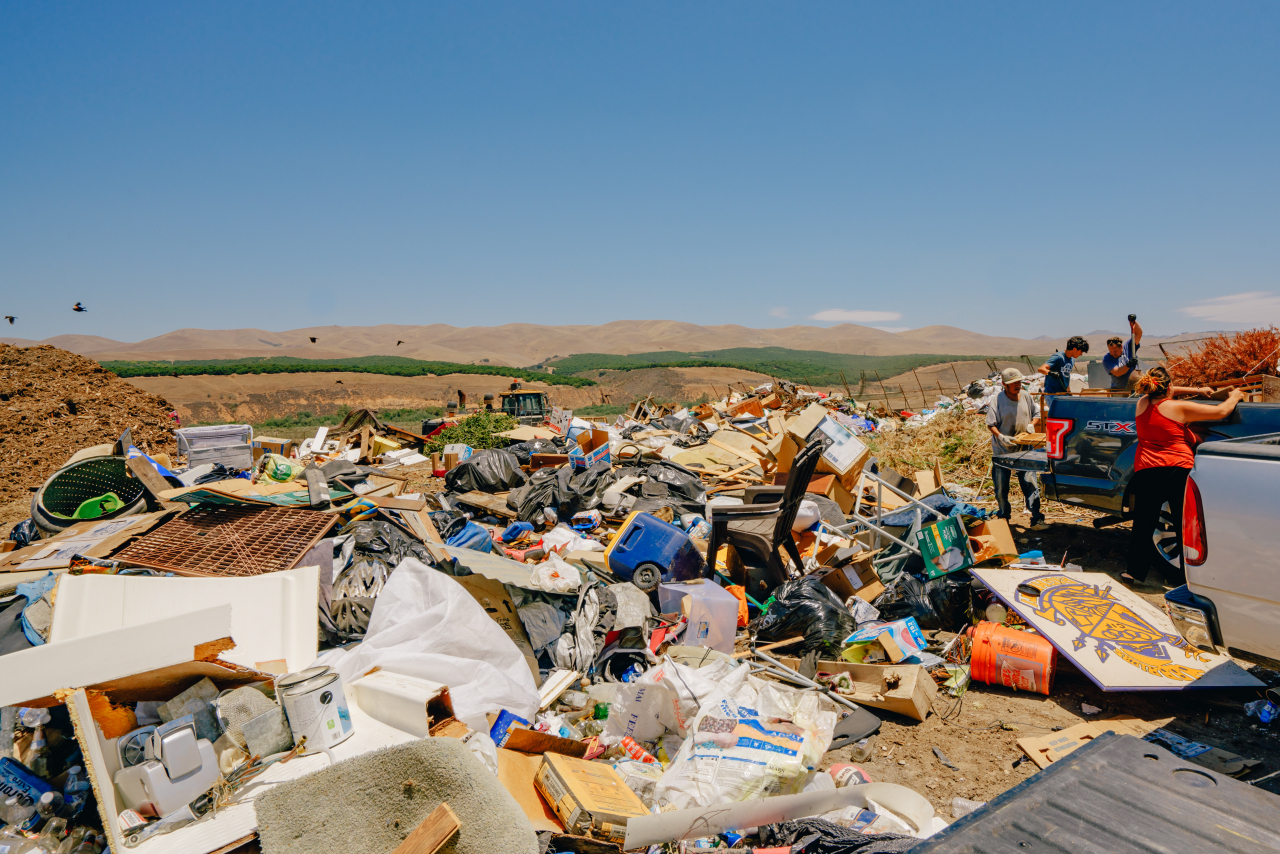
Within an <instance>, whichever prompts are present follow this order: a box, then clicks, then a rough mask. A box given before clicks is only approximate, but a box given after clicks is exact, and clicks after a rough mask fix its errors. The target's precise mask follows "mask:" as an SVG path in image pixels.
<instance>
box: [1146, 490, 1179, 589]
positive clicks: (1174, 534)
mask: <svg viewBox="0 0 1280 854" xmlns="http://www.w3.org/2000/svg"><path fill="white" fill-rule="evenodd" d="M1181 530H1182V520H1181V519H1174V518H1173V509H1172V508H1171V507H1169V504H1168V502H1165V504H1164V506H1163V507H1161V508H1160V520H1159V521H1158V522H1157V523H1156V530H1155V533H1153V534H1152V535H1151V539H1152V541H1153V542H1154V543H1155V545H1156V548H1157V549H1158V550H1159V551H1160V554H1161V555H1163V556H1164V559H1165V560H1166V561H1168V563H1169V565H1170V566H1172V567H1174V568H1175V569H1177V570H1178V571H1179V572H1181V571H1182V542H1181V540H1180V539H1179V536H1178V535H1179V532H1180V531H1181Z"/></svg>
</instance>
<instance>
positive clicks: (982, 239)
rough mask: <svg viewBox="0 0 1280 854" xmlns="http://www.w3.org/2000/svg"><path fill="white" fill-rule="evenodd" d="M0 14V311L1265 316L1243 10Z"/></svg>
mask: <svg viewBox="0 0 1280 854" xmlns="http://www.w3.org/2000/svg"><path fill="white" fill-rule="evenodd" d="M2 14H3V20H4V25H3V27H0V308H3V314H13V315H17V316H18V318H19V320H18V323H17V325H15V326H13V327H7V326H6V327H5V328H4V330H3V332H4V333H7V334H10V335H15V336H21V337H25V338H43V337H47V336H50V335H56V334H60V333H65V332H82V333H87V334H97V335H106V336H108V337H112V338H118V339H123V340H138V339H140V338H144V337H148V336H151V335H155V334H160V333H163V332H166V331H169V330H171V329H174V328H177V327H181V326H199V327H204V328H233V327H245V326H257V327H262V328H267V329H288V328H296V327H299V326H309V325H322V324H375V323H387V322H394V323H433V322H439V323H451V324H455V325H492V324H498V323H506V322H514V321H527V322H534V323H596V322H607V321H611V320H618V319H638V318H668V319H675V320H685V321H691V322H697V323H736V324H742V325H744V326H754V327H765V326H783V325H790V324H823V323H830V322H836V321H839V320H852V321H854V322H862V323H866V324H868V325H876V326H883V327H888V328H915V327H920V326H926V325H930V324H935V323H941V324H950V325H954V326H960V327H964V328H968V329H973V330H976V331H980V332H985V333H990V334H1009V335H1016V336H1019V337H1035V336H1037V335H1055V336H1056V335H1067V334H1072V333H1076V332H1087V331H1090V330H1094V329H1100V328H1110V329H1119V328H1121V327H1122V326H1123V324H1124V316H1125V315H1126V314H1127V313H1128V312H1130V311H1136V312H1138V313H1139V315H1140V316H1141V317H1142V318H1143V319H1144V320H1145V321H1146V324H1145V325H1146V328H1147V330H1148V331H1149V332H1151V333H1173V332H1178V331H1183V330H1198V329H1224V328H1241V327H1247V326H1249V325H1254V324H1256V323H1261V322H1277V323H1280V296H1277V294H1280V282H1278V281H1277V277H1278V273H1280V245H1278V243H1277V235H1280V207H1278V203H1277V200H1278V199H1280V158H1278V157H1277V156H1276V152H1277V148H1276V142H1277V139H1280V134H1278V133H1277V131H1280V109H1277V108H1278V107H1280V103H1278V101H1280V51H1277V50H1276V45H1277V44H1280V6H1277V5H1276V4H1259V3H1243V2H1241V3H1230V4H1210V3H1194V4H1191V3H1177V2H1159V3H1134V2H1128V3H1122V4H1115V3H1069V4H1067V3H1061V4H1050V3H1034V4H1026V3H1000V4H992V3H965V4H958V3H956V4H941V3H921V4H916V3H881V4H866V3H830V4H827V3H752V2H741V0H738V2H730V3H709V2H704V3H676V4H666V3H659V2H646V3H574V2H557V3H537V2H534V3H530V2H523V3H511V4H504V3H476V2H471V3H458V4H447V3H432V4H419V3H412V4H411V3H405V4H401V5H374V4H359V5H357V4H350V5H339V4H331V3H320V2H307V3H296V4H295V3H286V2H277V3H271V4H257V3H233V2H220V3H216V4H215V3H203V4H189V3H188V4H184V3H168V4H129V3H111V4H88V3H75V4H71V3H66V4H59V3H43V4H35V3H22V2H13V0H7V2H5V3H4V6H3V12H2ZM77 300H82V301H84V302H85V304H86V305H88V306H89V308H90V311H89V312H88V313H85V314H73V313H72V312H71V311H70V306H71V304H72V303H74V302H75V301H77Z"/></svg>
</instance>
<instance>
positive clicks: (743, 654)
mask: <svg viewBox="0 0 1280 854" xmlns="http://www.w3.org/2000/svg"><path fill="white" fill-rule="evenodd" d="M803 640H804V635H797V636H796V637H793V638H787V639H786V640H780V641H774V642H773V643H766V644H764V645H762V646H757V647H755V648H754V649H744V650H743V651H742V652H735V653H734V654H733V657H734V658H746V657H748V656H751V655H755V654H756V653H757V652H768V651H769V650H771V649H782V648H783V647H786V646H791V645H792V644H797V643H800V642H801V641H803Z"/></svg>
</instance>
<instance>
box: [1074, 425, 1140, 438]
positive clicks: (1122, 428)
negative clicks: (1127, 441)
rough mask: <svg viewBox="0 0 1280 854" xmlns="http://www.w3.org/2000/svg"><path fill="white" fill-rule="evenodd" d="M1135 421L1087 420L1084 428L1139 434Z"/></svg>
mask: <svg viewBox="0 0 1280 854" xmlns="http://www.w3.org/2000/svg"><path fill="white" fill-rule="evenodd" d="M1136 424H1137V422H1135V421H1087V422H1085V425H1084V429H1086V430H1095V431H1097V432H1100V433H1122V434H1125V435H1129V436H1136V435H1138V431H1137V429H1136Z"/></svg>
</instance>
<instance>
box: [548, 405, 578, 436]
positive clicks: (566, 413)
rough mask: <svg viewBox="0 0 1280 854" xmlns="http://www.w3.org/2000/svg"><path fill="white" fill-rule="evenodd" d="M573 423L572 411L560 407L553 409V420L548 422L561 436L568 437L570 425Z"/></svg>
mask: <svg viewBox="0 0 1280 854" xmlns="http://www.w3.org/2000/svg"><path fill="white" fill-rule="evenodd" d="M571 421H573V410H572V409H561V408H560V407H558V406H553V407H551V418H550V420H549V421H548V422H547V423H548V424H549V425H550V426H551V429H552V430H554V431H556V432H557V433H559V434H560V435H561V436H565V435H568V433H569V423H570V422H571Z"/></svg>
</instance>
